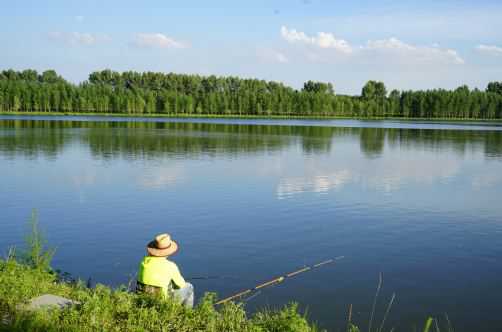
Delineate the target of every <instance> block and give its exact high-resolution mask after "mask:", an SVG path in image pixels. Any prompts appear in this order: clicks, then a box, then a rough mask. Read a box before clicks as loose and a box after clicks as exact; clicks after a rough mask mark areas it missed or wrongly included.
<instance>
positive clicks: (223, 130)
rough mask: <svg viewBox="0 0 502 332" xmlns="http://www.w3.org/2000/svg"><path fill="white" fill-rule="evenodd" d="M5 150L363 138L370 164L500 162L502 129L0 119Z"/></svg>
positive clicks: (216, 152) (197, 152) (98, 151)
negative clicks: (419, 155)
mask: <svg viewBox="0 0 502 332" xmlns="http://www.w3.org/2000/svg"><path fill="white" fill-rule="evenodd" d="M0 128H3V130H2V131H0V152H1V153H2V154H4V155H7V156H15V155H23V156H27V157H36V156H38V155H43V156H46V157H49V158H53V157H55V156H57V155H58V154H60V153H61V151H62V149H63V148H64V147H65V146H66V145H69V144H83V145H85V146H88V147H89V148H90V150H91V153H92V154H93V156H95V157H97V158H107V159H108V158H117V157H120V158H134V159H135V158H155V157H159V156H171V157H173V158H176V157H181V156H182V157H183V158H187V157H188V158H197V157H201V156H223V157H232V156H236V155H242V154H254V153H267V152H273V151H279V150H283V149H286V148H288V147H289V146H292V145H296V144H300V146H301V147H302V149H303V152H304V153H309V154H310V153H320V154H322V153H329V152H330V151H331V149H332V145H333V144H336V142H337V141H339V140H342V139H344V138H345V139H349V140H352V141H356V142H357V140H359V145H360V149H361V152H362V153H363V155H364V156H366V157H367V158H375V157H378V156H380V155H381V154H382V153H383V151H384V149H385V147H386V146H387V147H390V148H394V147H401V148H405V149H420V150H430V151H438V152H441V151H455V152H456V153H457V154H459V155H463V154H464V153H465V152H466V151H470V150H473V151H474V150H475V151H479V150H482V151H484V153H485V155H486V156H487V157H489V158H502V131H470V130H430V129H395V128H392V129H384V128H344V127H322V126H289V125H288V126H282V125H280V126H277V125H249V124H223V123H214V122H211V123H204V122H198V123H197V122H196V123H187V122H153V121H151V122H141V121H110V122H104V121H103V122H100V121H51V120H0Z"/></svg>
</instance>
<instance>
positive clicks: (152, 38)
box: [132, 33, 187, 48]
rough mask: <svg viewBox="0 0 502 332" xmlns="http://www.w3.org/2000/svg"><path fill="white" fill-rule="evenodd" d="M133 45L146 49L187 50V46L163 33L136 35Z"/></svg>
mask: <svg viewBox="0 0 502 332" xmlns="http://www.w3.org/2000/svg"><path fill="white" fill-rule="evenodd" d="M132 43H133V45H135V46H138V47H145V48H186V47H187V45H186V44H185V43H182V42H180V41H177V40H175V39H174V38H171V37H169V36H166V35H164V34H162V33H136V34H134V36H133V42H132Z"/></svg>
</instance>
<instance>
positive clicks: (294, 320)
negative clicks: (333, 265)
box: [0, 258, 317, 332]
mask: <svg viewBox="0 0 502 332" xmlns="http://www.w3.org/2000/svg"><path fill="white" fill-rule="evenodd" d="M46 293H50V294H55V295H60V296H64V297H67V298H70V299H73V300H77V301H79V302H80V303H81V304H80V305H76V306H73V307H71V308H67V309H64V310H39V311H36V312H27V311H23V310H21V309H19V308H18V305H19V304H21V303H23V302H25V301H26V300H28V299H30V298H33V297H36V296H39V295H42V294H46ZM214 299H215V296H214V295H206V296H205V297H204V299H203V300H202V301H201V302H200V303H199V304H198V305H197V306H196V307H195V308H194V309H187V308H185V307H183V306H182V305H180V304H178V303H175V302H174V301H171V300H165V299H162V298H160V297H152V296H146V295H138V294H135V293H131V292H128V291H127V290H126V289H125V288H124V287H121V288H119V289H115V290H113V289H111V288H109V287H107V286H104V285H97V286H96V287H95V288H94V289H89V288H87V287H86V286H85V285H84V284H83V283H76V284H66V283H58V282H57V281H56V275H55V274H53V273H50V272H48V271H46V270H42V269H38V268H33V267H30V266H28V265H25V264H21V263H19V262H17V261H16V260H15V259H12V258H11V259H7V260H0V315H1V318H2V319H3V324H1V323H0V331H180V332H181V331H215V332H216V331H256V332H258V331H263V332H264V331H298V332H308V331H316V330H317V329H316V327H315V326H313V325H312V324H309V323H308V321H307V319H306V318H305V317H304V316H303V315H301V314H300V313H299V312H298V310H297V306H296V305H294V304H292V305H289V306H287V307H285V308H283V309H282V310H278V311H270V312H259V313H257V314H255V315H254V316H251V317H247V315H246V312H245V310H244V308H243V307H242V306H241V305H237V304H234V303H228V304H225V305H224V306H222V307H221V308H220V309H218V310H216V309H215V307H214V306H213V302H214Z"/></svg>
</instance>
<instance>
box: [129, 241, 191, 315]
mask: <svg viewBox="0 0 502 332" xmlns="http://www.w3.org/2000/svg"><path fill="white" fill-rule="evenodd" d="M178 249H179V246H178V243H176V242H175V241H173V240H172V239H171V236H170V235H169V234H159V235H157V236H156V237H155V239H154V240H153V241H151V242H150V243H148V245H147V247H146V250H147V253H148V255H147V256H145V257H144V258H143V260H142V261H141V263H140V265H139V272H138V280H137V291H138V292H146V293H155V294H159V293H160V294H162V295H163V296H164V297H169V296H172V297H174V298H176V299H177V300H178V301H179V302H180V303H182V304H183V305H185V306H187V307H189V308H192V307H193V302H194V288H193V285H192V284H190V283H189V282H186V281H185V279H184V278H183V276H182V275H181V273H180V270H179V269H178V266H177V265H176V263H174V262H172V261H170V260H168V258H169V257H170V256H172V255H174V254H175V253H176V252H177V251H178Z"/></svg>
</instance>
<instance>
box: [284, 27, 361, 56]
mask: <svg viewBox="0 0 502 332" xmlns="http://www.w3.org/2000/svg"><path fill="white" fill-rule="evenodd" d="M281 36H282V38H284V39H285V40H286V41H287V42H289V43H292V44H294V43H302V44H307V45H314V46H317V47H319V48H325V49H335V50H337V51H339V52H342V53H346V54H350V53H352V47H351V46H350V44H349V43H348V42H347V41H345V40H343V39H336V38H335V36H334V35H333V34H332V33H329V32H318V33H317V36H316V37H310V36H308V35H307V34H306V33H305V32H302V31H296V30H295V29H291V30H289V29H288V28H287V27H285V26H282V27H281Z"/></svg>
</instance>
